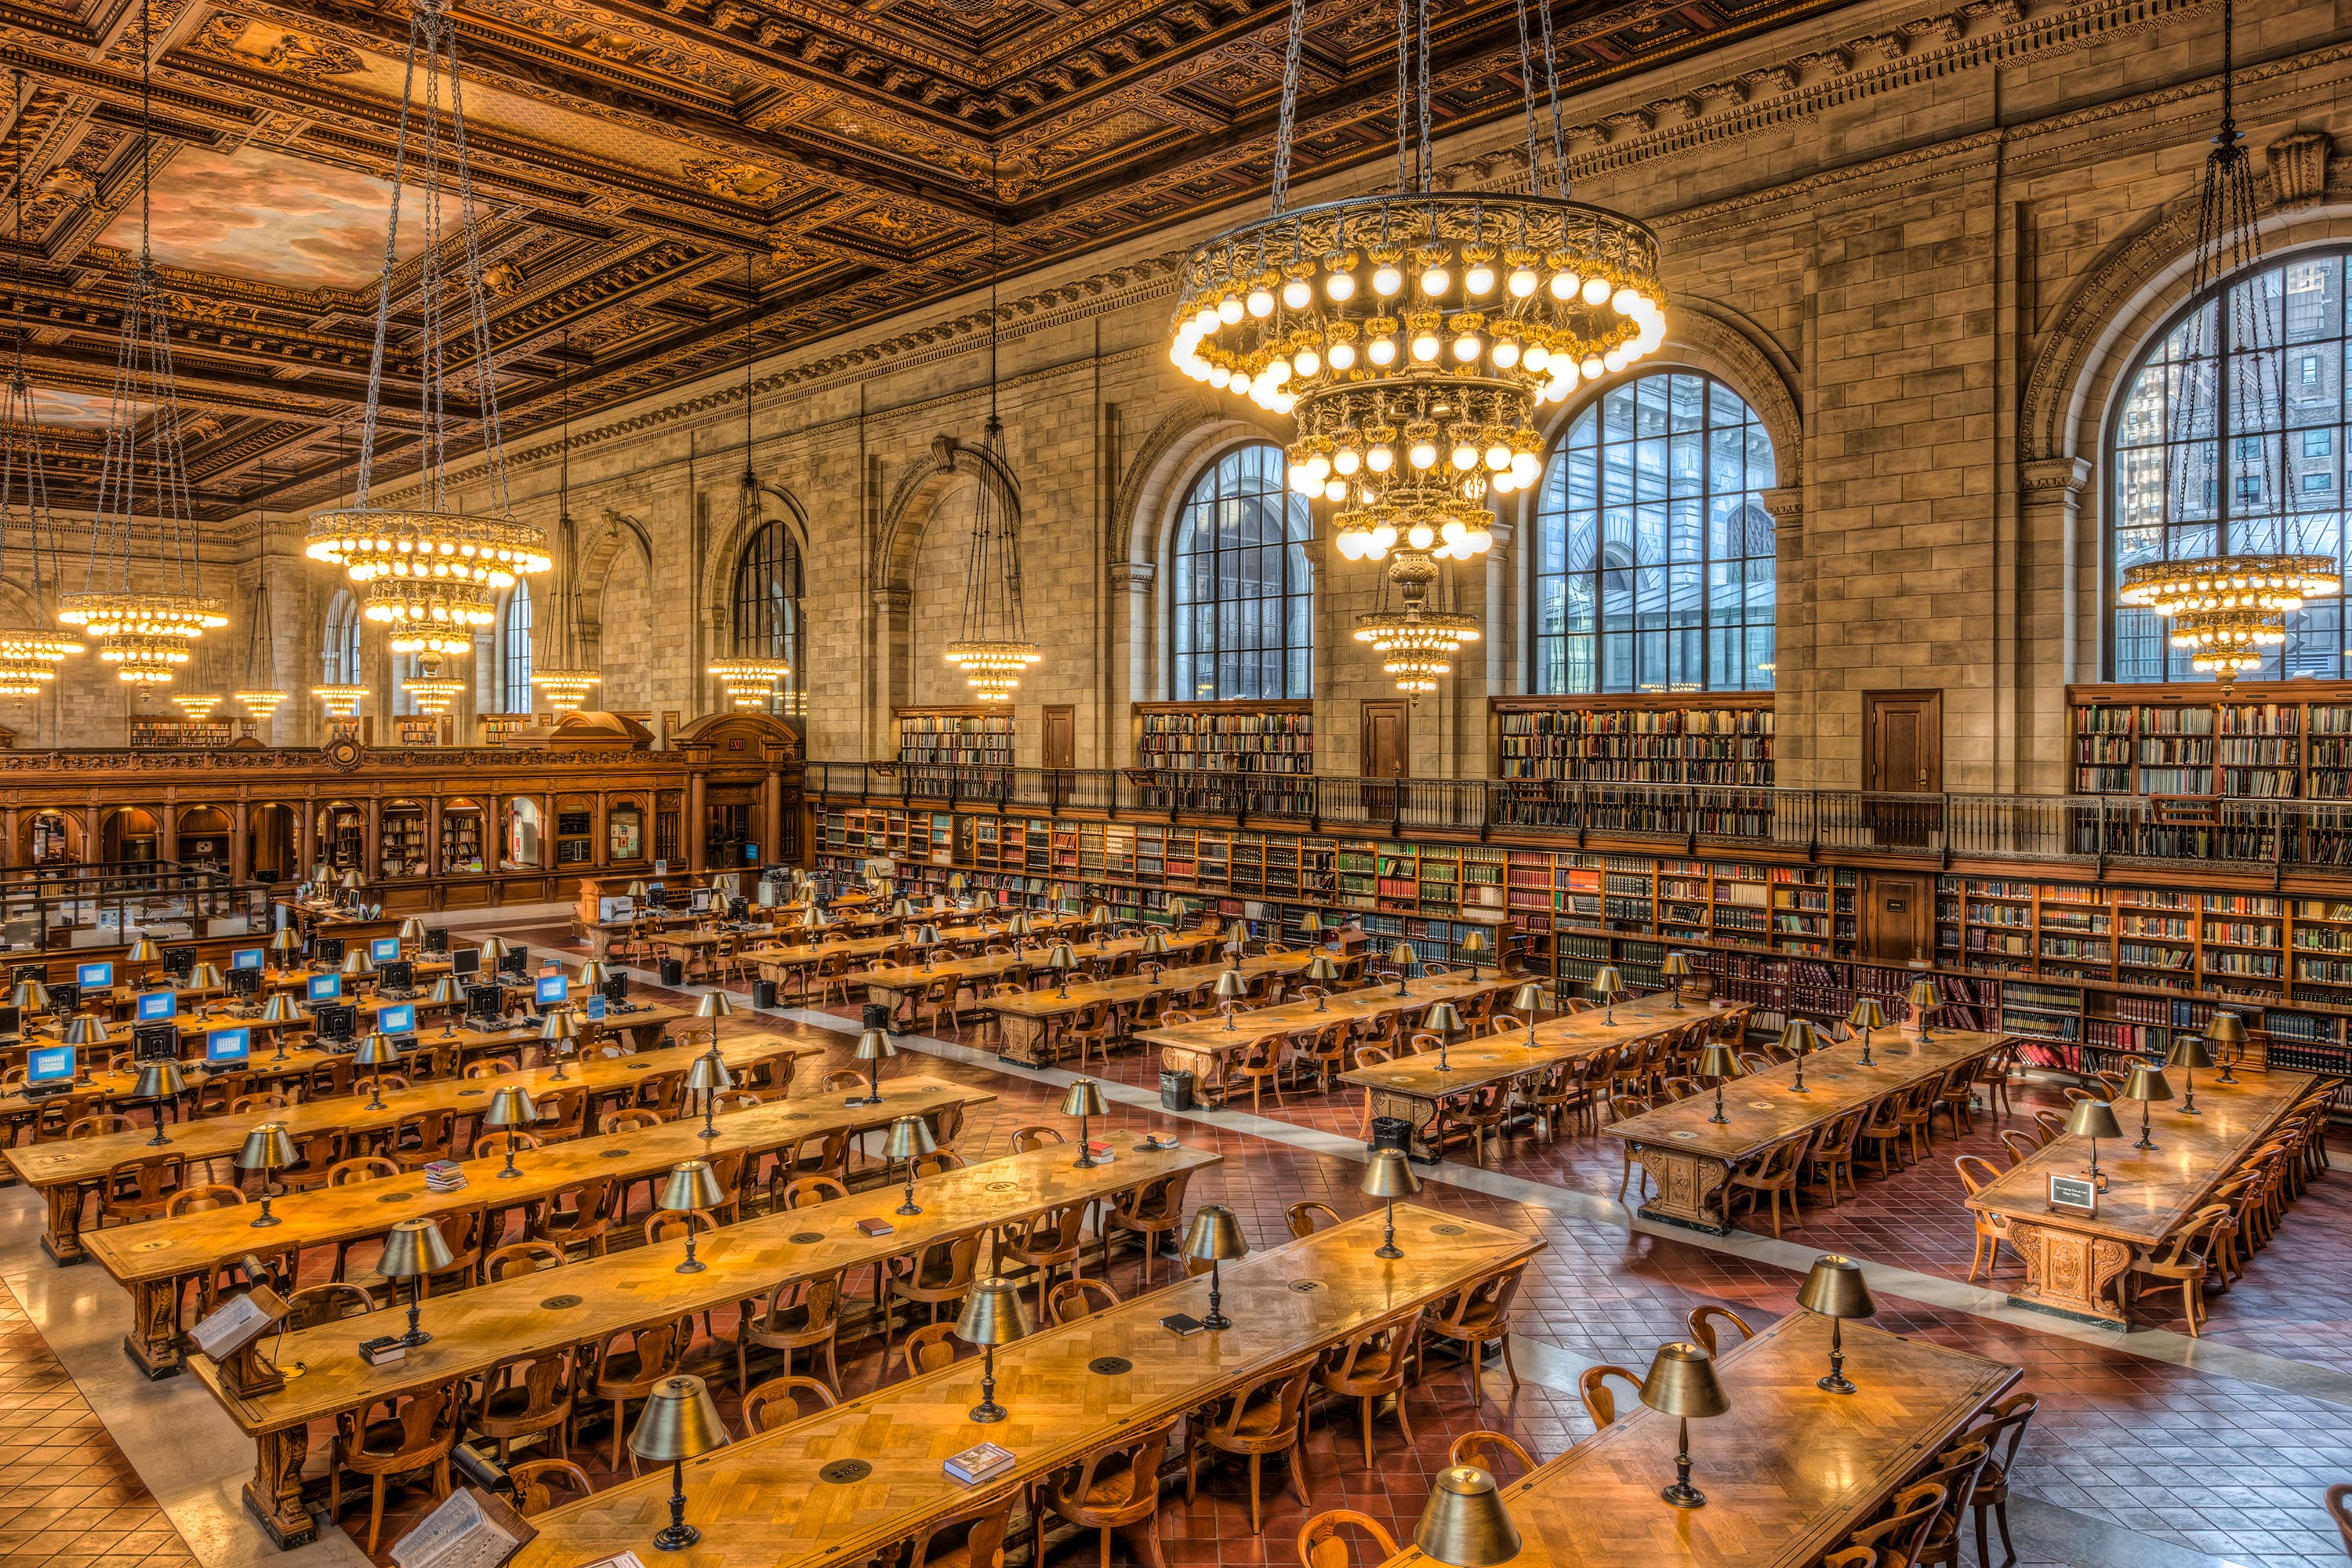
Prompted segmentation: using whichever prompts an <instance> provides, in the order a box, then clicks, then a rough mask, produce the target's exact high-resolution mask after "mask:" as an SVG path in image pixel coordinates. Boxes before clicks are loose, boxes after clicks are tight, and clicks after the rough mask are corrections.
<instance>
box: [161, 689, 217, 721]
mask: <svg viewBox="0 0 2352 1568" xmlns="http://www.w3.org/2000/svg"><path fill="white" fill-rule="evenodd" d="M220 705H221V699H220V693H219V692H217V691H175V692H173V694H172V706H173V707H174V708H177V709H178V710H180V711H181V712H183V713H185V714H186V715H187V716H188V717H189V718H190V719H209V718H211V717H212V716H213V714H214V713H215V712H216V711H218V710H219V708H220Z"/></svg>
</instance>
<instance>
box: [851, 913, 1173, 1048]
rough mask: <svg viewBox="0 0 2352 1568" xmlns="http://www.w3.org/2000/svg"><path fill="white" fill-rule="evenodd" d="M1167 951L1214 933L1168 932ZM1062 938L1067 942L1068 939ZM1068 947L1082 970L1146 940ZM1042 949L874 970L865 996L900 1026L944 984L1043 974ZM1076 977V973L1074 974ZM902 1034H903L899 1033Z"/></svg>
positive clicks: (1130, 950) (868, 975)
mask: <svg viewBox="0 0 2352 1568" xmlns="http://www.w3.org/2000/svg"><path fill="white" fill-rule="evenodd" d="M1165 934H1166V935H1167V938H1168V948H1169V951H1170V952H1171V953H1187V952H1199V951H1201V950H1202V948H1205V947H1213V946H1215V945H1216V942H1217V935H1216V933H1215V932H1214V931H1169V932H1167V933H1165ZM1064 940H1067V939H1066V938H1065V939H1064ZM1070 949H1071V951H1072V952H1075V953H1076V955H1077V962H1078V963H1079V964H1080V965H1081V966H1083V965H1087V964H1091V963H1097V962H1098V961H1100V960H1102V959H1108V958H1117V957H1118V956H1120V955H1121V954H1122V953H1133V952H1142V950H1143V939H1142V938H1141V937H1139V936H1122V937H1115V938H1113V939H1112V940H1111V941H1109V942H1086V943H1083V944H1081V943H1078V942H1071V943H1070ZM1044 969H1045V952H1044V951H1042V950H1040V951H1034V952H995V953H982V954H981V955H979V956H978V957H974V958H953V959H945V960H941V961H938V962H935V963H932V965H931V966H930V967H929V969H925V968H924V967H923V966H922V965H921V964H919V963H910V964H906V965H903V966H901V967H899V968H897V969H872V970H868V971H866V976H865V981H866V995H868V996H870V997H871V998H873V999H874V1000H875V1001H877V1002H879V1003H883V1004H886V1005H887V1006H888V1007H889V1009H890V1016H891V1027H892V1028H894V1029H896V1028H898V1010H899V1009H900V1008H901V1007H903V1006H905V1005H907V1004H908V1003H909V1002H911V1001H912V1000H913V999H914V998H915V997H918V996H920V995H921V994H923V993H924V992H926V991H929V989H930V988H931V987H932V986H934V985H937V984H940V982H941V981H954V982H959V983H964V984H973V985H980V984H986V983H987V982H989V981H992V980H995V979H998V978H1000V977H1002V976H1006V975H1014V974H1026V973H1030V972H1031V971H1033V970H1044ZM1073 973H1075V971H1074V972H1073ZM901 1032H902V1033H903V1031H901Z"/></svg>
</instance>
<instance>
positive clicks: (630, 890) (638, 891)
mask: <svg viewBox="0 0 2352 1568" xmlns="http://www.w3.org/2000/svg"><path fill="white" fill-rule="evenodd" d="M622 891H623V892H625V893H626V894H628V895H629V897H631V898H633V899H642V898H644V897H645V896H646V884H645V881H644V879H641V878H640V879H632V880H631V881H630V883H629V885H628V886H627V887H626V888H624V889H622Z"/></svg>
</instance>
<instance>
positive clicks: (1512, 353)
mask: <svg viewBox="0 0 2352 1568" xmlns="http://www.w3.org/2000/svg"><path fill="white" fill-rule="evenodd" d="M1494 358H1495V368H1496V370H1508V369H1510V368H1511V367H1512V366H1513V365H1515V364H1517V363H1519V345H1518V344H1517V343H1515V342H1512V341H1511V340H1510V339H1508V338H1502V339H1498V340H1496V343H1495V349H1494Z"/></svg>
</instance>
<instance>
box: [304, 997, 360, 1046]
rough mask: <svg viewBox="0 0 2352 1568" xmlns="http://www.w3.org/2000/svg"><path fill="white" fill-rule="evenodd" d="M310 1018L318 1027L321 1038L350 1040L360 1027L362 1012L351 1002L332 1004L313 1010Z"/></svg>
mask: <svg viewBox="0 0 2352 1568" xmlns="http://www.w3.org/2000/svg"><path fill="white" fill-rule="evenodd" d="M310 1017H311V1020H312V1021H313V1022H314V1023H315V1024H317V1026H318V1030H319V1038H320V1039H322V1040H348V1039H350V1038H351V1037H352V1031H353V1030H355V1029H357V1028H358V1027H359V1017H360V1010H359V1009H358V1008H357V1007H354V1006H352V1005H351V1004H350V1003H349V1002H332V1003H330V1004H328V1005H326V1006H324V1007H314V1008H312V1009H311V1010H310Z"/></svg>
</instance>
